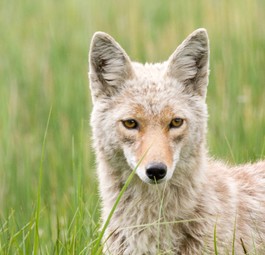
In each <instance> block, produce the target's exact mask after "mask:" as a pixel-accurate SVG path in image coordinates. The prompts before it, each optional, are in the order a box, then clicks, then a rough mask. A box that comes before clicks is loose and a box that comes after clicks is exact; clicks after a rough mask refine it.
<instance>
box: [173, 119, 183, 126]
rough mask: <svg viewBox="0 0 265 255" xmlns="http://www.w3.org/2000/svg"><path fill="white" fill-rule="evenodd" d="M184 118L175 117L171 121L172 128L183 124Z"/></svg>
mask: <svg viewBox="0 0 265 255" xmlns="http://www.w3.org/2000/svg"><path fill="white" fill-rule="evenodd" d="M183 122H184V120H183V119H181V118H175V119H173V120H172V121H171V122H170V128H179V127H181V126H182V125H183Z"/></svg>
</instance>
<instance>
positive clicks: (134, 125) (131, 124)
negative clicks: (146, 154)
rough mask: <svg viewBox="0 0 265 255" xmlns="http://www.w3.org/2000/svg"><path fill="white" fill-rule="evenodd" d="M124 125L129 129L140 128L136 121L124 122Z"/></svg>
mask: <svg viewBox="0 0 265 255" xmlns="http://www.w3.org/2000/svg"><path fill="white" fill-rule="evenodd" d="M122 124H123V126H124V127H126V128H127V129H136V128H137V127H138V123H137V121H136V120H134V119H128V120H123V121H122Z"/></svg>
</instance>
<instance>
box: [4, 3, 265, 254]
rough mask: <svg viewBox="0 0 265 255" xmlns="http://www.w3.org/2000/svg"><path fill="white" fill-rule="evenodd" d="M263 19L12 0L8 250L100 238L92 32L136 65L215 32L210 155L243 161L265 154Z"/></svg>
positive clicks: (244, 7)
mask: <svg viewBox="0 0 265 255" xmlns="http://www.w3.org/2000/svg"><path fill="white" fill-rule="evenodd" d="M264 23H265V2H264V1H258V0H256V1H255V0H249V1H247V0H243V1H239V0H235V1H228V0H225V1H206V0H205V1H182V0H181V1H175V0H168V1H158V0H145V1H140V0H136V1H124V0H115V1H114V0H109V1H103V0H98V1H92V0H88V1H85V0H75V1H73V0H65V1H61V2H60V1H51V0H46V1H43V0H40V1H33V0H21V1H7V0H3V1H2V2H1V8H0V24H1V26H0V35H1V43H0V208H1V209H0V254H88V253H90V252H91V249H92V248H93V247H94V245H95V243H96V240H97V238H98V232H97V230H98V226H99V203H100V202H99V199H98V193H97V182H96V174H95V162H94V155H93V153H92V149H91V140H90V128H89V113H90V109H91V99H90V96H89V90H88V81H87V68H88V64H87V53H88V49H89V42H90V39H91V37H92V35H93V33H94V32H95V31H97V30H102V31H105V32H108V33H110V34H111V35H113V36H114V37H115V38H116V39H117V40H118V41H119V42H120V44H121V45H122V46H123V47H124V48H125V49H126V51H127V52H128V54H129V55H130V56H131V58H132V59H133V60H138V61H149V62H154V61H163V60H166V59H167V58H168V56H169V55H170V54H171V53H172V52H173V51H174V50H175V48H176V46H177V45H178V44H179V43H180V42H181V41H182V40H183V39H184V38H185V37H186V36H187V35H188V34H189V33H190V32H192V31H193V30H194V29H196V28H198V27H205V28H207V30H208V33H209V36H210V43H211V75H210V85H209V91H208V99H207V101H208V105H209V115H210V118H209V134H208V142H209V151H210V153H211V154H212V155H214V156H215V157H218V158H222V159H224V160H225V161H228V162H231V163H241V162H246V161H255V160H257V159H259V158H264V155H265V133H264V127H265V100H264V98H265V87H264V80H265V72H264V66H265V57H264V56H265V43H264V42H265V27H264V26H263V25H262V24H264ZM50 109H52V110H51V112H50ZM49 116H50V117H49ZM48 120H49V125H48V127H47V128H46V125H47V122H48ZM46 131H47V132H46ZM45 134H46V135H45ZM44 135H45V139H44ZM43 145H45V146H43ZM42 148H43V150H42ZM40 182H41V184H40Z"/></svg>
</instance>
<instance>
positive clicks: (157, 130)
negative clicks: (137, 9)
mask: <svg viewBox="0 0 265 255" xmlns="http://www.w3.org/2000/svg"><path fill="white" fill-rule="evenodd" d="M208 54H209V53H208V37H207V34H206V31H205V30H203V29H200V30H197V31H195V32H194V33H193V34H191V35H190V36H189V37H188V38H187V39H186V40H185V41H184V42H183V43H182V44H181V45H180V46H179V47H178V48H177V50H176V51H175V52H174V53H173V54H172V55H171V56H170V58H169V60H168V61H167V62H164V63H161V64H155V65H151V64H145V65H141V64H139V63H134V62H131V61H130V59H129V57H128V56H127V54H126V53H125V52H124V50H123V49H122V48H121V47H120V45H119V44H118V43H117V42H115V41H114V39H113V38H111V37H110V36H109V35H107V34H105V33H102V32H98V33H96V34H95V35H94V37H93V40H92V45H91V50H90V86H91V91H92V97H93V103H94V108H93V113H92V122H93V129H94V132H93V133H94V135H95V136H96V137H94V138H95V141H96V142H97V145H99V146H96V147H97V148H100V151H101V153H103V154H104V158H108V159H109V161H110V162H115V163H116V162H123V163H124V165H127V166H129V167H130V168H131V169H135V168H136V166H137V164H138V163H139V162H140V163H139V166H138V167H137V170H136V173H137V175H138V176H139V177H140V179H141V180H142V181H144V182H146V183H150V184H152V183H160V182H163V181H166V180H170V179H171V177H172V175H173V173H174V172H175V169H177V166H181V165H183V164H186V163H189V164H190V163H191V162H190V161H192V159H193V158H194V155H195V154H198V151H199V150H198V148H199V147H200V146H203V145H204V136H205V132H206V121H207V108H206V104H205V97H206V87H207V84H208ZM103 139H104V141H103ZM100 145H101V146H100ZM117 157H120V158H119V160H114V159H115V158H117ZM121 158H122V159H123V160H122V159H121ZM194 164H196V162H194ZM113 169H123V170H122V171H125V172H126V171H127V169H128V167H127V168H126V167H125V166H124V167H117V166H113ZM176 174H178V173H176ZM125 177H126V174H125ZM127 177H128V174H127Z"/></svg>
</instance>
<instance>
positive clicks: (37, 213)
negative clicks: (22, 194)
mask: <svg viewBox="0 0 265 255" xmlns="http://www.w3.org/2000/svg"><path fill="white" fill-rule="evenodd" d="M51 113H52V107H51V108H50V111H49V116H48V120H47V124H46V128H45V133H44V137H43V142H42V149H41V161H40V167H39V184H38V194H37V207H36V211H35V233H34V243H33V254H34V255H35V254H36V255H37V254H38V247H39V220H40V202H41V187H42V174H43V167H42V166H43V161H44V152H45V146H46V139H47V133H48V127H49V124H50V119H51Z"/></svg>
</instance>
